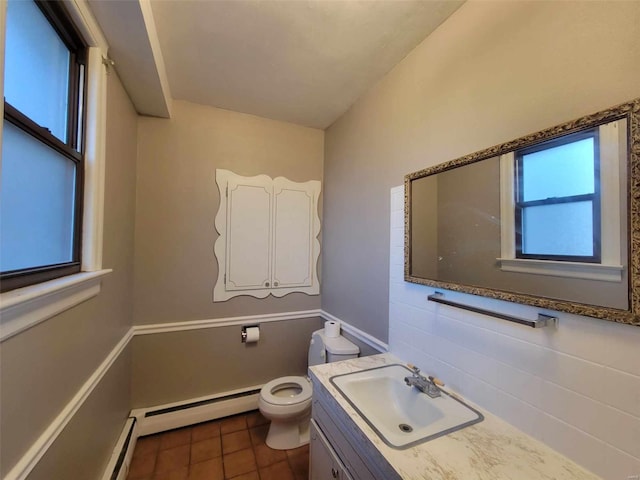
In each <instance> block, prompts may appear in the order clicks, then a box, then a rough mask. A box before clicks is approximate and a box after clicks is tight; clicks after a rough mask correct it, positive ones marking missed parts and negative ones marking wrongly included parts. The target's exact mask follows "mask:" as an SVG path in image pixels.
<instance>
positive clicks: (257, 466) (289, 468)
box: [127, 410, 309, 480]
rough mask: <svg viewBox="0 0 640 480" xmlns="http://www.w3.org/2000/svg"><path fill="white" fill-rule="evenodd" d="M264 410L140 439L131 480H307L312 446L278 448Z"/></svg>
mask: <svg viewBox="0 0 640 480" xmlns="http://www.w3.org/2000/svg"><path fill="white" fill-rule="evenodd" d="M268 429H269V424H268V420H266V419H265V418H264V417H263V416H262V415H261V414H260V412H259V411H257V410H256V411H254V412H249V413H244V414H240V415H234V416H232V417H227V418H222V419H219V420H214V421H212V422H207V423H201V424H198V425H193V426H191V427H185V428H179V429H177V430H171V431H169V432H163V433H158V434H155V435H149V436H146V437H140V438H138V441H137V443H136V448H135V450H134V453H133V459H132V461H131V466H130V468H129V475H128V477H127V480H230V479H233V480H306V479H308V478H309V446H308V445H306V446H304V447H300V448H296V449H294V450H273V449H271V448H269V447H267V445H266V444H265V443H264V441H265V438H266V437H267V430H268Z"/></svg>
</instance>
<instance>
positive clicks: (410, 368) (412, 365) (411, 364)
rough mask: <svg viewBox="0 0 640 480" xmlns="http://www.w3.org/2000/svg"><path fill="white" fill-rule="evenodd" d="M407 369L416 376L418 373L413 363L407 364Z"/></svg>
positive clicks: (418, 370)
mask: <svg viewBox="0 0 640 480" xmlns="http://www.w3.org/2000/svg"><path fill="white" fill-rule="evenodd" d="M407 367H408V368H409V370H411V371H412V372H413V373H415V374H416V375H417V374H419V373H420V369H419V368H418V367H416V366H415V365H414V364H413V363H407Z"/></svg>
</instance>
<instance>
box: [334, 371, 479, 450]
mask: <svg viewBox="0 0 640 480" xmlns="http://www.w3.org/2000/svg"><path fill="white" fill-rule="evenodd" d="M412 373H413V372H411V370H409V369H408V368H407V367H405V366H404V365H399V364H393V365H386V366H384V367H377V368H371V369H368V370H361V371H359V372H354V373H347V374H344V375H336V376H334V377H331V379H330V381H331V383H332V384H333V385H334V386H335V387H336V388H337V389H338V390H339V391H340V393H341V394H342V395H343V396H344V397H345V399H346V400H347V401H348V402H349V403H350V404H351V406H352V407H353V408H355V409H356V411H357V412H358V413H359V414H360V416H362V418H363V419H364V420H365V421H366V422H367V423H368V424H369V426H370V427H371V428H373V430H375V432H376V433H377V434H378V435H379V436H380V438H381V439H382V440H383V441H384V442H385V443H386V444H387V445H389V446H390V447H393V448H398V449H403V448H408V447H412V446H414V445H416V444H418V443H422V442H426V441H428V440H433V439H434V438H437V437H440V436H442V435H447V434H448V433H451V432H454V431H456V430H460V429H461V428H464V427H468V426H469V425H473V424H474V423H478V422H481V421H482V420H483V419H484V417H483V416H482V414H481V413H480V412H478V411H476V410H474V409H473V408H471V407H469V406H468V405H466V404H464V403H463V402H462V401H460V400H458V399H456V398H454V397H452V396H451V395H449V394H448V393H447V392H445V391H444V390H442V395H441V396H439V397H436V398H431V397H429V396H428V395H427V394H425V393H422V392H420V391H419V390H418V389H417V388H415V387H409V386H408V385H406V384H405V382H404V378H405V377H410V376H411V375H412Z"/></svg>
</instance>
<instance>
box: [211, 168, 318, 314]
mask: <svg viewBox="0 0 640 480" xmlns="http://www.w3.org/2000/svg"><path fill="white" fill-rule="evenodd" d="M216 183H217V184H218V189H219V191H220V208H219V209H218V214H217V215H216V220H215V225H216V230H217V231H218V233H219V235H220V236H219V237H218V239H217V240H216V242H215V246H214V252H215V255H216V259H217V261H218V281H217V282H216V285H215V287H214V291H213V300H214V301H216V302H218V301H225V300H228V299H229V298H232V297H234V296H236V295H252V296H254V297H258V298H264V297H266V296H267V295H273V296H276V297H281V296H284V295H287V294H288V293H292V292H302V293H306V294H308V295H317V294H319V293H320V283H319V280H318V274H317V270H316V265H317V262H318V256H319V255H320V242H319V241H318V238H317V237H318V234H319V233H320V218H319V216H318V198H319V196H320V182H319V181H317V180H312V181H309V182H302V183H299V182H292V181H290V180H288V179H286V178H284V177H277V178H275V179H271V178H270V177H268V176H266V175H257V176H255V177H244V176H241V175H237V174H235V173H233V172H231V171H229V170H223V169H218V170H216Z"/></svg>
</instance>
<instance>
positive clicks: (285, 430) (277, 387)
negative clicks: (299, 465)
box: [258, 330, 360, 450]
mask: <svg viewBox="0 0 640 480" xmlns="http://www.w3.org/2000/svg"><path fill="white" fill-rule="evenodd" d="M359 353H360V349H359V348H358V346H357V345H354V344H353V343H351V342H350V341H349V340H347V339H346V338H344V337H343V336H342V335H341V336H339V337H327V336H325V334H324V330H317V331H315V332H313V334H312V335H311V342H310V344H309V366H312V365H318V364H321V363H328V362H337V361H340V360H347V359H349V358H355V357H357V356H358V354H359ZM311 394H312V390H311V381H310V380H309V379H308V378H307V377H298V376H291V377H280V378H276V379H275V380H271V381H270V382H268V383H267V384H265V385H264V386H263V387H262V389H261V390H260V398H259V399H258V408H259V409H260V412H261V413H262V415H263V416H264V417H266V418H267V419H269V420H271V425H270V426H269V433H267V440H266V443H267V445H268V446H269V447H270V448H273V449H275V450H289V449H292V448H297V447H301V446H302V445H305V444H307V443H309V420H310V418H311Z"/></svg>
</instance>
